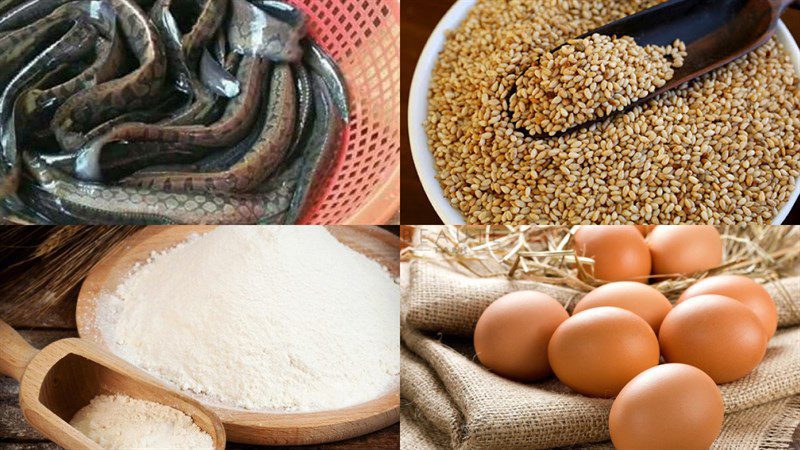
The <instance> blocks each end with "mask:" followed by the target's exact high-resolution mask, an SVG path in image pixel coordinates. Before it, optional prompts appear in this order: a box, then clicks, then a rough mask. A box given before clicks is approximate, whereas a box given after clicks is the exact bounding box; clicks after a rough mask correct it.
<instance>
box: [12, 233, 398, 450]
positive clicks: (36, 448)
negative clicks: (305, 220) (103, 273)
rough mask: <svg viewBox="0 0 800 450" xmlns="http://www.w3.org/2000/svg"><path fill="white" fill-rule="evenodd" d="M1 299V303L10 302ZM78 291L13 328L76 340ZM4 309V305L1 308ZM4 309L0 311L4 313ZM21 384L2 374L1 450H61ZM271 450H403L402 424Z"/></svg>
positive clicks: (34, 338)
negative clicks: (31, 412) (36, 418)
mask: <svg viewBox="0 0 800 450" xmlns="http://www.w3.org/2000/svg"><path fill="white" fill-rule="evenodd" d="M382 228H385V229H387V230H389V231H391V232H392V233H394V234H399V233H400V227H398V226H383V227H382ZM0 245H1V246H4V247H11V246H14V243H11V242H0ZM18 250H19V251H15V252H14V253H13V254H12V255H11V257H12V258H22V257H23V256H24V255H25V254H26V251H25V248H22V247H20V248H18ZM13 262H14V261H10V260H0V267H2V266H3V265H5V264H11V263H13ZM8 301H9V300H8V299H2V296H0V302H8ZM76 301H77V292H76V293H75V295H74V296H73V297H72V298H70V299H69V300H68V301H64V302H61V303H59V304H58V305H57V307H56V308H54V309H51V310H50V311H48V312H47V313H46V314H44V315H43V316H42V317H39V318H37V319H36V320H27V321H18V322H11V323H10V325H11V326H12V327H14V328H15V329H16V330H17V331H19V332H20V334H22V336H23V337H24V338H25V339H27V340H28V342H30V343H31V345H33V346H34V347H36V348H43V347H45V346H46V345H47V344H50V343H51V342H54V341H57V340H59V339H64V338H68V337H77V336H78V331H77V329H76V325H75V305H76ZM0 306H3V305H0ZM2 309H3V308H0V310H2ZM18 397H19V384H18V383H17V382H16V380H14V379H13V378H10V377H6V376H3V375H0V449H8V450H44V449H58V448H59V447H58V446H57V445H56V444H54V443H52V442H50V441H49V440H47V439H46V438H45V437H44V436H42V435H41V434H39V433H38V432H37V431H36V430H34V429H33V428H31V427H30V426H29V425H28V423H27V421H26V420H25V417H24V416H23V415H22V410H21V409H20V408H19V399H18ZM227 448H229V449H237V450H244V449H255V448H265V447H259V446H254V445H242V444H234V443H229V444H228V447H227ZM272 448H287V449H291V448H301V449H324V450H333V449H342V450H345V449H346V450H351V449H398V448H400V425H399V424H394V425H392V426H389V427H387V428H384V429H383V430H380V431H376V432H374V433H371V434H368V435H366V436H361V437H357V438H354V439H349V440H346V441H340V442H335V443H331V444H326V445H315V446H304V447H272Z"/></svg>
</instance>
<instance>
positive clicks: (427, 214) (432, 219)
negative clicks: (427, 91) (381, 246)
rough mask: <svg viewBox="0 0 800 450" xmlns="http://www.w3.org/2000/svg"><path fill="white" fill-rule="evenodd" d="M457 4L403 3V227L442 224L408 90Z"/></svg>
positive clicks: (795, 28)
mask: <svg viewBox="0 0 800 450" xmlns="http://www.w3.org/2000/svg"><path fill="white" fill-rule="evenodd" d="M453 3H455V1H454V0H403V7H402V9H401V11H400V17H401V22H400V24H401V28H400V37H401V45H400V82H401V86H400V96H401V100H402V103H401V112H400V114H401V118H400V123H401V126H402V132H401V136H402V141H401V166H400V170H401V180H400V192H401V198H402V202H403V206H402V223H403V224H409V225H425V224H431V225H433V224H441V223H442V221H441V219H439V216H437V215H436V212H435V211H434V210H433V207H431V205H430V202H429V201H428V197H427V196H426V195H425V191H423V190H422V184H420V182H419V179H418V178H417V171H416V169H415V168H414V161H413V160H412V158H411V147H410V146H409V143H408V129H407V123H408V119H407V118H408V115H407V111H408V89H409V86H410V85H411V78H412V77H413V75H414V68H415V67H416V64H417V58H419V54H420V52H422V48H423V47H424V46H425V42H426V41H427V40H428V36H429V35H430V33H431V31H433V29H434V27H435V26H436V24H437V23H438V22H439V19H440V18H441V17H442V16H443V15H444V14H445V13H446V12H447V9H448V8H450V5H452V4H453ZM781 18H782V19H783V21H784V22H785V23H786V25H787V27H788V28H789V30H790V31H791V32H792V35H793V36H794V37H795V39H796V40H798V41H800V11H796V10H791V9H789V10H787V11H786V13H785V14H784V15H783V17H781ZM798 203H800V202H798ZM786 223H790V224H800V204H798V205H796V206H795V207H794V208H793V209H792V211H791V213H790V215H789V218H788V219H787V221H786Z"/></svg>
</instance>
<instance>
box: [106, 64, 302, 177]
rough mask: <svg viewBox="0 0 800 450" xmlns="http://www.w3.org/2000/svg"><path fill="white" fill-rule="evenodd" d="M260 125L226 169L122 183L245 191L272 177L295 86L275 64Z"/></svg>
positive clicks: (286, 139)
mask: <svg viewBox="0 0 800 450" xmlns="http://www.w3.org/2000/svg"><path fill="white" fill-rule="evenodd" d="M265 92H268V95H264V97H265V100H266V111H262V112H261V117H262V118H264V123H263V124H262V125H261V126H260V127H257V128H259V130H260V132H259V133H258V134H257V136H256V137H255V139H254V140H253V141H250V140H245V148H247V149H248V150H247V152H246V153H245V154H244V156H243V157H242V158H241V159H240V160H239V161H237V162H236V163H234V164H233V165H232V166H231V167H230V168H227V169H225V170H221V171H216V172H152V171H143V172H139V173H136V174H134V175H132V176H130V177H128V178H126V179H123V180H122V184H123V185H126V186H138V187H148V188H154V189H159V190H164V191H168V192H169V191H176V192H195V191H207V192H214V191H221V192H248V191H251V190H253V189H254V188H255V187H256V186H258V185H259V184H261V182H262V181H263V180H264V179H265V178H266V177H268V176H269V175H271V174H272V172H273V171H274V170H275V169H276V168H277V167H278V165H279V164H280V162H281V161H282V160H283V158H284V156H285V155H286V151H287V150H288V149H289V144H290V143H291V140H292V134H293V130H294V122H295V117H296V104H295V85H294V80H293V77H292V70H291V68H290V67H289V65H287V64H278V65H276V66H275V68H274V70H273V71H272V76H271V81H270V88H269V90H268V91H267V90H265Z"/></svg>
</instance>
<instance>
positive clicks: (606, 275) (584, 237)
mask: <svg viewBox="0 0 800 450" xmlns="http://www.w3.org/2000/svg"><path fill="white" fill-rule="evenodd" d="M573 246H574V248H575V252H576V253H577V254H578V255H579V256H586V257H589V258H592V259H594V277H595V278H597V279H598V280H604V281H623V280H629V281H641V282H647V276H648V275H650V252H649V251H648V250H647V244H645V242H644V238H643V237H642V235H641V233H639V231H638V230H637V229H636V227H634V226H633V225H585V226H582V227H580V228H578V230H577V231H576V232H575V235H574V236H573ZM587 269H589V268H587Z"/></svg>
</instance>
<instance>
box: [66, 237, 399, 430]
mask: <svg viewBox="0 0 800 450" xmlns="http://www.w3.org/2000/svg"><path fill="white" fill-rule="evenodd" d="M213 228H214V227H213V226H199V225H198V226H193V225H185V226H152V227H147V228H145V229H143V230H142V231H140V232H138V233H136V234H134V235H132V236H131V237H130V238H128V239H126V240H124V241H122V242H120V243H119V244H118V245H117V246H116V247H114V248H113V249H111V251H109V252H108V254H107V255H106V256H105V257H104V258H103V259H102V260H101V261H100V262H98V263H97V264H96V265H95V266H94V267H93V268H92V270H91V272H89V275H88V276H87V278H86V280H85V281H84V282H83V286H81V291H80V294H78V307H77V310H76V312H75V315H76V321H77V324H78V333H79V334H80V336H81V337H82V338H85V339H88V340H90V341H93V342H95V343H97V344H99V345H100V346H102V347H104V348H108V345H107V344H106V343H105V341H104V340H103V338H102V335H101V334H100V333H99V331H98V329H97V326H96V312H97V306H98V299H99V298H100V297H101V295H100V294H101V293H105V292H111V291H113V290H114V289H116V287H117V286H118V285H119V283H120V282H121V281H122V279H123V277H124V276H125V275H127V274H128V273H129V272H130V270H131V268H132V267H133V265H134V264H136V263H141V262H144V261H146V260H147V258H148V257H149V256H150V253H151V252H152V251H154V250H155V251H161V250H164V249H167V248H170V247H173V246H175V245H176V244H178V243H180V242H182V241H184V240H186V238H187V237H188V236H189V235H190V234H191V233H205V232H208V231H209V230H211V229H213ZM327 229H328V231H330V232H331V234H333V235H334V236H335V237H336V238H337V239H338V240H339V241H340V242H342V243H343V244H345V245H347V246H348V247H350V248H352V249H354V250H356V251H358V252H360V253H362V254H364V255H366V256H368V257H370V258H372V259H373V260H375V261H377V262H379V263H380V264H382V265H383V266H384V267H386V268H387V269H388V270H389V271H390V272H391V273H392V274H393V275H394V276H395V277H398V276H399V273H400V261H399V251H400V240H399V239H398V238H397V237H396V236H394V235H393V234H391V233H389V232H387V231H385V230H382V229H380V228H374V227H356V226H330V227H327ZM398 320H400V318H399V317H398ZM398 339H399V337H398ZM201 401H202V400H201ZM203 403H204V404H205V405H206V406H207V407H209V408H210V409H212V410H213V411H214V412H215V413H216V414H217V415H218V416H219V417H220V419H222V422H223V423H224V424H225V431H226V434H227V436H228V440H230V441H234V442H242V443H248V444H266V445H301V444H319V443H323V442H332V441H338V440H342V439H348V438H351V437H355V436H360V435H362V434H367V433H371V432H373V431H376V430H379V429H381V428H384V427H386V426H389V425H391V424H393V423H395V422H397V421H398V420H399V414H400V386H399V385H398V386H396V387H395V388H394V389H393V390H392V392H390V393H387V394H385V395H383V396H381V397H379V398H376V399H374V400H371V401H368V402H366V403H361V404H359V405H355V406H350V407H347V408H341V409H336V410H330V411H320V412H309V413H303V412H299V413H271V412H257V411H247V410H243V409H234V408H227V407H221V406H219V405H215V404H213V403H208V402H203Z"/></svg>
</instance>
